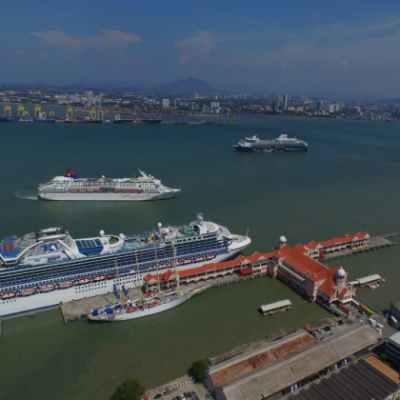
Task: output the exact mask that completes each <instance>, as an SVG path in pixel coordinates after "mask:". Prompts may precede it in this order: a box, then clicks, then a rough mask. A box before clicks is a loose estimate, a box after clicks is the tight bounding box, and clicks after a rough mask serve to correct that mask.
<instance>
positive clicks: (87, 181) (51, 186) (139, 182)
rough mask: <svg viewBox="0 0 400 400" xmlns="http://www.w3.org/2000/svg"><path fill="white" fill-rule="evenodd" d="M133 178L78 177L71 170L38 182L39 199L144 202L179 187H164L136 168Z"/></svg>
mask: <svg viewBox="0 0 400 400" xmlns="http://www.w3.org/2000/svg"><path fill="white" fill-rule="evenodd" d="M139 172H140V176H139V177H133V178H106V177H105V176H104V175H103V176H102V177H101V178H80V177H79V176H77V175H76V174H75V173H74V172H73V171H72V170H67V171H65V173H64V176H56V177H54V178H53V179H52V180H51V181H50V182H47V183H44V184H41V185H39V188H38V199H39V200H58V201H62V200H64V201H65V200H69V201H145V200H162V199H170V198H171V197H174V196H175V195H176V194H177V193H179V192H180V191H181V189H171V188H169V187H167V186H164V185H163V184H162V183H161V181H160V180H159V179H156V178H154V176H152V175H148V174H146V173H145V172H143V171H140V170H139Z"/></svg>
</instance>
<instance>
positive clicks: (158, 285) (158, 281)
mask: <svg viewBox="0 0 400 400" xmlns="http://www.w3.org/2000/svg"><path fill="white" fill-rule="evenodd" d="M154 249H155V253H156V268H157V291H158V295H159V296H160V299H161V291H160V272H159V270H158V257H157V243H156V244H155V248H154Z"/></svg>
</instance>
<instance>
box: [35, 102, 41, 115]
mask: <svg viewBox="0 0 400 400" xmlns="http://www.w3.org/2000/svg"><path fill="white" fill-rule="evenodd" d="M41 111H42V109H41V108H40V105H39V104H35V116H36V117H39V114H40V113H41Z"/></svg>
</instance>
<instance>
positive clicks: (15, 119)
mask: <svg viewBox="0 0 400 400" xmlns="http://www.w3.org/2000/svg"><path fill="white" fill-rule="evenodd" d="M0 122H19V123H35V122H36V123H47V124H48V123H50V124H52V123H55V122H56V121H55V119H47V118H42V117H41V116H39V117H32V118H19V117H1V118H0Z"/></svg>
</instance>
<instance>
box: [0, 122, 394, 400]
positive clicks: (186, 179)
mask: <svg viewBox="0 0 400 400" xmlns="http://www.w3.org/2000/svg"><path fill="white" fill-rule="evenodd" d="M283 131H288V132H289V133H291V134H292V135H297V136H298V137H299V138H301V139H304V140H306V141H307V142H308V143H309V146H310V147H309V152H308V153H307V154H246V153H238V152H235V151H234V150H233V149H232V147H231V146H232V145H233V144H235V143H237V142H238V140H239V139H242V138H243V137H244V136H249V135H254V134H258V135H259V136H260V137H262V138H264V137H276V136H278V135H279V134H280V133H281V132H283ZM0 148H1V149H2V151H1V156H0V165H1V171H2V175H1V178H0V179H1V181H0V182H1V185H0V210H1V216H2V218H1V224H0V236H1V237H4V236H6V235H11V234H17V235H22V234H24V233H27V232H30V231H34V230H36V229H40V228H44V227H49V226H64V227H66V228H68V229H69V231H70V233H71V234H72V236H73V237H75V238H79V237H85V236H86V235H95V234H97V233H98V232H99V231H100V230H101V229H103V230H105V231H106V232H108V233H116V234H119V233H121V232H122V233H125V234H129V233H137V232H140V231H146V230H149V229H151V228H154V227H155V226H156V225H157V223H158V222H162V223H163V224H164V225H166V224H174V225H175V224H181V223H185V222H188V221H191V220H194V219H195V217H196V213H197V212H203V213H204V216H205V218H206V219H209V220H212V221H215V222H219V223H221V224H223V225H225V226H227V227H228V228H229V229H230V230H231V231H232V232H234V233H242V234H245V233H246V232H247V229H249V235H250V237H251V238H252V240H253V243H252V245H251V247H250V248H249V249H248V250H247V251H246V253H247V254H251V253H252V252H254V251H264V252H266V251H269V250H270V249H271V248H272V247H274V246H275V244H276V243H277V240H278V238H279V236H281V235H285V236H286V237H287V238H288V241H289V244H292V245H295V244H297V243H299V242H302V243H307V242H309V241H311V240H325V239H328V238H331V237H334V236H341V235H343V234H346V233H349V232H357V231H359V230H367V231H369V232H370V233H371V234H382V233H388V232H393V231H398V230H399V218H398V216H399V211H398V209H399V195H400V188H399V184H398V182H399V176H400V157H399V155H400V132H399V125H398V124H395V123H382V122H369V121H368V122H367V121H345V120H328V119H309V118H287V117H261V116H260V117H238V118H237V124H236V125H235V126H231V125H224V126H200V125H160V126H135V127H132V126H114V125H112V124H104V125H100V126H95V125H92V126H91V125H84V126H82V125H69V124H55V125H18V124H7V125H6V124H2V125H0ZM66 168H72V169H73V170H74V171H75V172H76V173H77V174H78V175H80V176H92V177H97V176H100V175H105V176H109V177H124V176H130V175H133V174H136V173H137V169H138V168H140V169H142V170H144V171H146V172H148V173H151V174H152V175H154V176H156V177H160V178H161V179H162V181H163V183H164V184H165V185H167V186H171V187H178V188H179V187H180V188H182V192H181V193H179V195H178V197H177V198H176V199H172V200H164V201H158V202H157V201H156V202H143V203H79V202H71V203H68V202H43V201H36V200H34V199H35V198H36V195H37V192H36V189H37V184H38V183H43V182H46V181H48V180H50V179H51V178H52V177H53V176H55V175H60V174H62V173H63V172H64V170H65V169H66ZM340 264H342V265H343V266H344V268H345V269H347V270H349V273H350V279H353V278H356V277H361V276H365V275H368V274H370V273H380V274H381V275H382V276H384V277H385V278H386V283H385V284H383V285H381V287H380V288H379V289H376V290H367V289H361V290H359V292H358V296H359V299H360V300H361V301H365V302H366V303H367V304H368V305H369V306H371V307H372V308H374V309H382V308H386V307H388V303H389V301H390V300H391V299H393V298H397V299H398V297H399V295H400V293H399V289H398V282H399V278H400V272H399V254H398V248H397V247H395V248H391V249H387V250H381V251H379V252H378V251H377V252H373V253H367V254H364V255H360V256H356V257H351V258H348V259H345V260H340V262H336V261H335V262H332V263H330V264H329V265H330V266H336V265H340ZM285 298H287V299H290V300H291V301H292V302H293V309H292V310H291V311H290V312H289V313H283V314H276V315H274V316H272V317H269V318H263V317H262V316H261V315H260V314H259V313H258V312H257V308H258V307H259V306H260V305H261V304H265V303H268V302H272V301H276V300H280V299H285ZM33 299H34V297H32V301H33ZM325 315H326V313H325V311H323V310H322V309H321V308H319V307H318V306H317V305H315V304H310V303H308V302H305V301H304V300H302V299H301V298H299V297H298V296H297V295H296V294H295V293H294V292H292V291H291V290H290V289H288V288H287V287H285V286H284V285H283V284H282V283H280V282H278V281H274V280H271V279H269V278H260V279H256V280H252V281H250V282H245V283H241V284H235V285H230V286H227V287H223V288H219V289H216V290H212V291H210V292H208V293H206V294H203V295H201V296H198V297H195V298H193V299H192V300H190V301H189V302H186V303H184V304H183V305H181V306H179V307H178V308H176V309H174V310H171V311H169V312H168V313H164V314H160V315H157V316H154V317H149V318H144V319H141V320H137V321H131V322H126V323H121V324H104V325H102V324H90V323H88V322H72V323H70V324H68V325H64V324H63V323H62V320H61V316H60V313H59V312H58V311H50V312H45V313H41V314H38V315H35V316H34V317H24V318H19V319H15V320H10V321H5V322H4V323H3V335H2V337H1V339H0V356H1V363H0V387H1V393H2V395H1V398H2V399H11V398H22V399H24V398H28V397H29V398H40V399H53V398H57V399H82V398H85V399H106V398H108V396H109V395H110V393H112V391H113V389H114V387H115V386H116V385H117V384H118V383H119V382H120V381H121V380H122V379H123V378H125V377H128V376H134V377H137V378H139V379H140V380H142V381H143V382H144V383H145V384H146V385H147V386H153V385H157V384H160V383H163V382H165V381H168V380H170V379H173V378H175V377H176V376H180V375H183V374H184V373H185V372H186V370H187V368H188V367H189V366H190V364H191V363H192V361H193V360H195V359H197V358H200V357H203V358H204V357H209V356H212V355H216V354H217V353H220V352H222V351H225V350H229V349H230V348H232V347H235V346H238V345H241V344H244V343H246V342H249V341H252V340H258V339H261V338H262V337H264V336H266V335H268V334H270V333H272V332H274V331H276V330H278V329H280V328H283V329H285V330H287V331H290V330H292V329H295V328H297V327H300V326H303V325H305V324H306V323H308V322H310V321H312V320H315V319H317V318H319V317H323V316H325ZM21 382H23V384H21Z"/></svg>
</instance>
